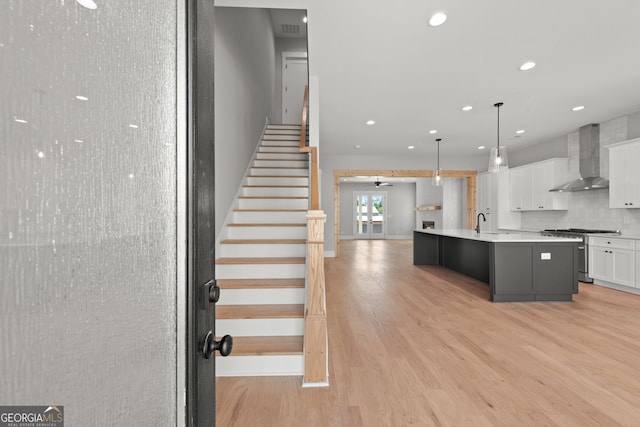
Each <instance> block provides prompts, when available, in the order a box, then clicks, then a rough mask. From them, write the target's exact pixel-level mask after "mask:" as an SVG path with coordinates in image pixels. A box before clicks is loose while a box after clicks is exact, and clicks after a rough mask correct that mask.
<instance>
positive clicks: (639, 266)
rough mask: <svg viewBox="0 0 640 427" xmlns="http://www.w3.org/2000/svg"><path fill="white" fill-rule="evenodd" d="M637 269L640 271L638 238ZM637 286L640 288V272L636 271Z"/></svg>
mask: <svg viewBox="0 0 640 427" xmlns="http://www.w3.org/2000/svg"><path fill="white" fill-rule="evenodd" d="M636 271H640V240H636ZM636 288H638V289H640V273H636Z"/></svg>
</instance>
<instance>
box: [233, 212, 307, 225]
mask: <svg viewBox="0 0 640 427" xmlns="http://www.w3.org/2000/svg"><path fill="white" fill-rule="evenodd" d="M306 215H307V212H306V211H304V212H262V211H260V212H234V213H233V222H236V223H239V224H283V223H284V224H287V223H293V224H303V223H304V224H306V222H307V218H306Z"/></svg>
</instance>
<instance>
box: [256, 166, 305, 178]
mask: <svg viewBox="0 0 640 427" xmlns="http://www.w3.org/2000/svg"><path fill="white" fill-rule="evenodd" d="M271 169H273V168H271ZM247 178H309V177H308V176H307V175H247Z"/></svg>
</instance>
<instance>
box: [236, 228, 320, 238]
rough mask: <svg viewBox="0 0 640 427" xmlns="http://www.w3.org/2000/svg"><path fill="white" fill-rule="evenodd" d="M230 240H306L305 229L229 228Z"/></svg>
mask: <svg viewBox="0 0 640 427" xmlns="http://www.w3.org/2000/svg"><path fill="white" fill-rule="evenodd" d="M228 230H229V235H228V237H229V238H230V239H306V238H307V227H272V226H269V227H260V226H255V227H229V229H228Z"/></svg>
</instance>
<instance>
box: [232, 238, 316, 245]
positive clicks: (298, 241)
mask: <svg viewBox="0 0 640 427" xmlns="http://www.w3.org/2000/svg"><path fill="white" fill-rule="evenodd" d="M305 243H307V241H306V240H305V239H226V240H223V241H222V244H223V245H303V244H305Z"/></svg>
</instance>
